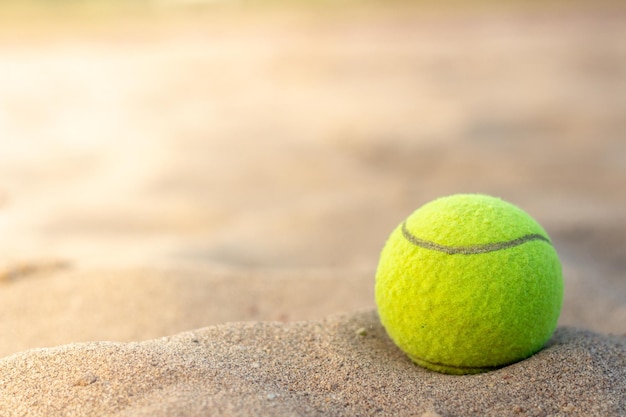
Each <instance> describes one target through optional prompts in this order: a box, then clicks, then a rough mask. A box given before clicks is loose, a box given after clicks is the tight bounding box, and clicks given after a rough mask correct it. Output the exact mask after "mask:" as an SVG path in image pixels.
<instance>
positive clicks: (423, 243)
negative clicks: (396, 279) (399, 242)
mask: <svg viewBox="0 0 626 417" xmlns="http://www.w3.org/2000/svg"><path fill="white" fill-rule="evenodd" d="M402 235H403V236H404V238H405V239H406V240H408V241H409V242H411V243H412V244H414V245H415V246H419V247H420V248H424V249H431V250H436V251H439V252H444V253H447V254H448V255H476V254H479V253H487V252H495V251H498V250H502V249H508V248H512V247H514V246H518V245H521V244H523V243H526V242H530V241H532V240H542V241H544V242H547V243H549V244H552V242H550V240H549V239H548V238H547V237H545V236H543V235H540V234H538V233H533V234H530V235H524V236H522V237H518V238H517V239H513V240H508V241H505V242H495V243H487V244H484V245H476V246H445V245H440V244H439V243H435V242H431V241H429V240H424V239H420V238H418V237H416V236H414V235H413V234H412V233H411V232H409V229H408V228H407V226H406V220H405V221H404V222H403V223H402Z"/></svg>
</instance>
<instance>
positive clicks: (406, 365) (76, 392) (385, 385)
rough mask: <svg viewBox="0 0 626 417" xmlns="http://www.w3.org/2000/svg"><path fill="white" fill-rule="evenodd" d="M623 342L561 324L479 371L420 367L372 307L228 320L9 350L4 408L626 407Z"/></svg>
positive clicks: (440, 411)
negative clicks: (525, 349)
mask: <svg viewBox="0 0 626 417" xmlns="http://www.w3.org/2000/svg"><path fill="white" fill-rule="evenodd" d="M361 329H365V331H362V330H361ZM625 350H626V340H625V338H624V337H623V336H622V337H617V336H602V335H599V334H596V333H593V332H590V331H584V330H578V329H573V328H567V327H562V328H559V329H558V331H557V332H556V334H555V336H554V337H553V339H552V340H551V342H550V343H549V345H548V346H547V347H546V348H545V349H544V350H542V351H541V352H540V353H538V354H536V355H534V356H533V357H531V358H530V359H527V360H525V361H523V362H520V363H517V364H514V365H510V366H508V367H506V368H503V369H501V370H498V371H493V372H489V373H486V374H482V375H478V376H450V375H442V374H437V373H434V372H430V371H426V370H423V369H421V368H418V367H416V366H415V365H413V364H412V363H411V362H410V361H409V360H408V359H407V358H406V357H405V356H404V355H403V354H402V353H401V352H400V351H398V349H397V348H395V347H394V345H393V343H391V342H390V341H389V339H388V338H387V337H386V335H385V332H384V329H383V328H382V326H381V325H380V324H379V321H378V317H377V315H376V314H375V312H371V311H366V312H360V313H352V314H349V315H340V316H333V317H330V318H328V319H325V320H322V321H306V322H295V323H291V324H280V323H275V322H274V323H272V322H248V323H231V324H224V325H217V326H213V327H208V328H203V329H198V330H193V331H189V332H184V333H180V334H177V335H175V336H171V337H164V338H160V339H156V340H151V341H146V342H139V343H137V342H133V343H107V342H92V343H85V344H76V345H69V346H62V347H57V348H50V349H37V350H32V351H28V352H25V353H18V354H15V355H13V356H9V357H6V358H4V359H2V360H0V369H2V371H3V379H2V388H1V391H0V393H2V398H3V401H2V404H1V405H0V411H2V414H3V415H7V416H8V415H11V416H13V415H15V416H17V415H42V416H43V415H68V416H69V415H123V416H130V415H132V416H144V415H145V416H148V415H150V416H154V415H158V416H179V415H207V414H209V415H224V414H227V415H237V416H240V415H241V416H249V415H324V416H366V415H418V416H420V415H423V416H427V415H492V416H498V415H620V414H623V412H624V405H625V404H624V398H625V395H626V386H625V384H624V380H625V379H626V357H625V355H624V351H625ZM25 376H26V377H25ZM428 413H430V414H428Z"/></svg>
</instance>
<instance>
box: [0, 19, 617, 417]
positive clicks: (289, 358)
mask: <svg viewBox="0 0 626 417" xmlns="http://www.w3.org/2000/svg"><path fill="white" fill-rule="evenodd" d="M624 13H626V12H623V11H618V12H616V11H615V10H613V11H611V12H604V11H600V10H592V11H591V12H589V11H585V12H580V11H578V12H576V11H566V10H558V9H557V10H556V11H551V12H539V11H534V12H531V11H525V12H507V11H498V12H495V11H491V12H487V11H481V12H475V13H469V14H466V13H448V14H441V13H426V12H423V11H420V10H418V9H411V8H409V9H404V10H402V11H401V12H392V11H389V10H387V11H385V12H381V13H372V12H371V11H370V12H367V13H365V12H363V13H356V12H355V13H350V12H347V11H345V10H344V11H342V12H336V13H309V14H302V13H292V14H280V15H273V14H262V15H260V16H250V15H246V16H240V17H237V16H236V15H230V14H229V15H224V16H222V15H221V17H216V16H210V15H203V16H196V17H195V18H193V19H189V20H188V21H186V20H183V21H182V22H183V23H181V20H178V21H176V23H168V22H164V21H159V22H160V23H159V24H157V23H153V24H152V23H151V24H146V23H145V22H143V23H142V24H141V25H139V26H137V27H133V26H132V25H129V24H128V23H125V24H124V25H121V24H120V25H118V26H110V27H99V28H98V29H89V30H87V29H85V28H81V29H72V28H63V29H59V30H57V31H52V32H51V33H50V34H49V35H48V34H45V33H44V35H42V34H41V33H39V34H37V35H34V36H31V37H28V38H20V37H18V36H16V35H14V34H12V32H10V31H3V32H1V33H0V335H2V337H1V338H0V356H5V357H4V358H3V359H0V393H1V394H0V398H1V399H0V410H1V411H2V412H1V413H0V414H3V415H26V413H27V412H28V414H29V415H51V414H55V415H164V416H165V415H195V414H198V413H201V412H207V411H209V410H213V411H214V414H223V415H228V414H232V415H259V414H260V415H267V414H273V415H292V414H296V415H297V414H301V415H379V414H380V415H424V416H426V415H430V416H434V415H437V414H439V415H441V416H448V415H450V416H452V415H598V416H600V415H619V414H620V413H626V404H625V403H624V398H626V383H625V382H624V381H626V375H624V369H626V366H625V365H626V364H625V363H624V361H625V353H624V352H625V344H626V342H625V337H626V336H625V334H626V325H625V323H626V280H625V279H624V272H623V271H624V269H625V267H626V263H625V261H624V260H625V259H626V244H625V241H626V238H624V236H626V221H625V220H626V212H625V211H624V207H626V192H625V191H624V185H625V184H626V140H625V138H624V133H623V132H624V131H626V110H625V109H626V42H624V41H622V40H621V39H626V25H624V21H625V16H626V14H624ZM455 192H484V193H489V194H494V195H497V196H500V197H502V198H505V199H507V200H509V201H511V202H513V203H515V204H518V205H519V206H521V207H523V208H524V209H526V210H527V211H528V212H530V213H531V214H532V215H533V216H534V217H535V218H536V219H537V220H538V221H539V222H540V223H542V224H543V225H544V227H545V228H546V230H547V231H548V233H550V235H551V237H552V238H553V241H554V243H555V246H556V248H557V250H558V251H559V254H560V255H561V259H562V262H563V266H564V278H565V283H566V293H565V303H564V307H563V313H562V316H561V320H560V326H561V327H560V328H559V329H558V330H557V333H556V334H555V337H554V338H553V340H552V341H551V342H550V346H549V347H548V348H546V349H545V350H544V351H542V352H541V353H539V354H538V355H536V356H534V357H532V358H530V359H529V360H527V361H524V362H521V363H519V364H516V365H512V366H510V367H506V368H503V369H501V370H499V371H495V372H490V373H487V374H484V375H479V376H473V377H462V378H458V377H448V376H442V375H438V374H434V373H431V372H427V371H423V370H421V369H419V368H416V367H414V366H413V365H411V364H410V363H409V362H408V360H406V359H405V358H404V357H403V356H402V354H401V353H399V352H398V351H397V350H396V349H395V348H394V347H393V345H392V344H391V342H389V340H388V339H386V336H385V335H384V331H383V330H382V329H381V328H380V325H379V324H378V321H377V318H376V316H375V313H374V308H375V305H374V301H373V280H374V271H375V268H376V264H377V261H378V253H379V251H380V249H381V247H382V245H383V243H384V241H385V239H386V237H387V236H388V234H389V233H390V231H391V230H392V229H393V227H395V226H396V225H397V224H398V223H399V222H400V221H401V220H402V219H403V218H404V217H406V216H407V215H408V214H409V213H410V212H411V211H412V210H414V209H415V208H416V207H418V206H419V205H421V204H423V203H425V202H427V201H429V200H430V199H432V198H435V197H438V196H441V195H446V194H451V193H455ZM339 313H341V315H338V316H331V317H330V318H326V317H327V316H329V315H333V314H339ZM225 323H228V324H225ZM206 326H209V327H206ZM362 327H363V328H366V329H369V330H368V333H367V336H365V337H360V336H358V335H356V333H355V332H356V330H358V329H359V328H362ZM194 329H196V330H194ZM181 332H183V333H181ZM177 333H178V334H177ZM149 339H152V340H149ZM104 341H108V342H106V343H105V342H104ZM79 342H90V343H86V344H81V343H79ZM60 345H64V346H61V347H56V348H52V347H54V346H60ZM33 348H50V349H43V350H29V349H33ZM250 349H252V350H250ZM252 351H254V352H252Z"/></svg>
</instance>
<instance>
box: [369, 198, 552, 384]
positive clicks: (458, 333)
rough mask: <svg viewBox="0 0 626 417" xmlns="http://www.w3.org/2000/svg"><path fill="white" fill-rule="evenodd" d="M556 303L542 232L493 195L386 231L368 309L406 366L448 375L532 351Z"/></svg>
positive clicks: (449, 204)
mask: <svg viewBox="0 0 626 417" xmlns="http://www.w3.org/2000/svg"><path fill="white" fill-rule="evenodd" d="M562 300H563V278H562V275H561V264H560V262H559V258H558V255H557V253H556V251H555V250H554V247H553V246H552V243H551V241H550V238H549V237H548V234H547V233H546V232H545V230H543V228H542V227H541V226H540V225H539V224H538V223H537V222H536V221H535V220H534V219H533V218H532V217H530V216H529V215H528V214H526V213H525V212H524V211H523V210H521V209H519V208H518V207H516V206H514V205H512V204H510V203H507V202H505V201H502V200H500V199H498V198H495V197H490V196H486V195H478V194H458V195H453V196H449V197H443V198H440V199H437V200H434V201H432V202H430V203H428V204H426V205H424V206H422V207H421V208H420V209H418V210H417V211H415V212H414V213H413V214H411V215H410V216H409V217H408V218H407V219H406V220H405V221H404V222H402V224H400V225H399V226H398V227H397V228H396V229H395V230H394V231H393V232H392V234H391V236H390V237H389V239H388V241H387V243H386V244H385V247H384V249H383V251H382V253H381V257H380V263H379V265H378V270H377V272H376V304H377V306H378V313H379V316H380V320H381V322H382V324H383V326H384V327H385V329H386V331H387V333H388V334H389V336H390V337H391V339H392V340H393V341H394V342H395V343H396V344H397V345H398V346H399V347H400V349H402V350H403V351H404V352H405V353H406V354H407V355H408V356H409V357H410V358H411V359H412V360H413V361H414V362H415V363H417V364H418V365H421V366H423V367H426V368H429V369H432V370H435V371H439V372H444V373H450V374H472V373H479V372H484V371H489V370H493V369H496V368H498V367H501V366H504V365H508V364H510V363H513V362H516V361H519V360H521V359H524V358H527V357H529V356H531V355H532V354H534V353H535V352H537V351H538V350H540V349H541V348H542V347H543V346H544V344H545V343H546V342H547V341H548V339H550V337H551V336H552V333H553V332H554V330H555V328H556V324H557V320H558V318H559V314H560V311H561V303H562Z"/></svg>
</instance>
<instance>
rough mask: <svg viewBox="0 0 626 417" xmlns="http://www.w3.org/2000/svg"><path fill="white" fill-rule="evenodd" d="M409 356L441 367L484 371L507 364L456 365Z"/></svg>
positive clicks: (493, 369)
mask: <svg viewBox="0 0 626 417" xmlns="http://www.w3.org/2000/svg"><path fill="white" fill-rule="evenodd" d="M409 358H410V359H411V360H412V361H413V362H418V361H420V362H424V363H427V364H429V365H432V366H443V367H446V368H450V369H463V370H473V371H478V370H482V371H484V372H487V371H495V370H496V369H500V368H504V367H505V366H507V365H509V364H508V363H505V364H504V365H496V366H489V365H487V366H458V365H447V364H445V363H440V362H432V361H427V360H426V359H422V358H419V357H417V356H414V355H409Z"/></svg>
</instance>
